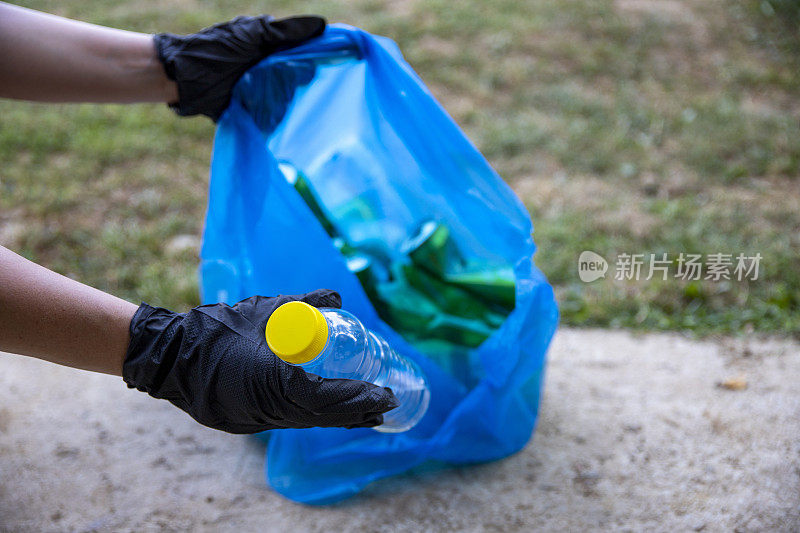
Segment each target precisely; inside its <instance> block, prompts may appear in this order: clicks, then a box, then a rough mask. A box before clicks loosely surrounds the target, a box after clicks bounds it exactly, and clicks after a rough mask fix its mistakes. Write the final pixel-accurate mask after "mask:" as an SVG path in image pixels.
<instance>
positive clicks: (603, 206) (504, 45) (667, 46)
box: [0, 0, 800, 335]
mask: <svg viewBox="0 0 800 533" xmlns="http://www.w3.org/2000/svg"><path fill="white" fill-rule="evenodd" d="M23 4H24V5H26V6H28V7H32V8H36V9H41V10H44V11H49V12H53V13H57V14H60V15H64V16H69V17H73V18H79V19H83V20H87V21H90V22H96V23H100V24H106V25H111V26H116V27H121V28H125V29H131V30H138V31H146V32H155V31H172V32H176V33H181V32H191V31H195V30H197V29H198V28H200V27H202V26H206V25H209V24H212V23H214V22H218V21H222V20H226V19H229V18H232V17H233V16H235V15H238V14H243V13H247V14H254V13H258V12H260V11H262V10H268V11H270V12H272V13H273V14H275V15H278V16H283V15H290V14H297V13H308V12H316V13H320V14H323V15H325V16H326V17H327V18H328V19H329V20H331V21H342V22H347V23H350V24H353V25H356V26H360V27H362V28H364V29H366V30H368V31H370V32H373V33H377V34H382V35H387V36H389V37H391V38H392V39H394V40H395V41H396V42H397V43H398V44H399V45H400V48H401V49H402V50H403V52H404V54H405V55H406V58H407V59H408V60H409V62H410V63H411V65H412V66H413V67H414V68H415V69H416V70H417V71H418V72H419V73H420V75H421V76H422V78H423V79H424V80H425V81H426V82H427V83H428V85H429V86H430V88H431V89H432V91H433V92H434V94H436V96H437V97H438V98H439V99H440V100H441V102H442V103H443V104H444V106H445V108H447V109H448V111H449V112H450V113H451V114H452V115H453V117H454V118H455V119H456V120H457V122H458V123H459V124H460V125H461V126H462V127H463V128H464V129H465V131H466V132H467V134H468V135H469V136H470V138H472V139H473V141H474V142H475V143H476V144H477V145H478V147H479V148H480V149H481V151H482V152H483V153H484V154H485V155H486V157H487V158H488V159H489V160H490V161H491V162H492V164H493V165H494V166H495V168H496V169H497V170H498V171H499V172H500V173H501V175H502V176H503V177H504V178H505V179H506V181H507V182H508V183H509V184H510V185H511V186H512V187H514V189H515V190H516V191H517V193H518V194H519V195H520V197H521V198H522V199H523V200H524V202H525V203H526V205H527V206H528V207H529V209H530V212H531V215H532V217H533V221H534V226H535V238H536V241H537V244H538V245H539V251H538V252H537V256H536V260H537V263H538V264H539V265H540V267H541V268H542V269H543V270H544V272H545V273H546V274H547V276H548V277H549V279H550V280H551V281H552V282H553V284H554V285H555V286H556V291H557V296H558V299H559V303H560V307H561V311H562V321H563V323H565V324H569V325H578V326H581V325H592V326H610V327H632V328H641V329H687V330H692V331H695V332H697V333H698V334H708V333H717V332H719V333H748V332H751V331H768V332H784V333H790V334H793V335H800V179H799V176H800V77H799V76H798V74H797V73H798V72H800V68H798V67H800V63H799V62H798V60H797V59H795V58H796V57H798V56H797V54H796V52H797V48H796V47H795V45H794V43H793V41H792V33H791V32H792V31H793V32H794V36H795V37H796V36H797V21H798V17H799V16H800V15H798V10H797V9H795V8H794V7H793V6H794V5H795V3H793V2H790V1H788V0H764V1H752V2H751V1H740V2H703V1H700V0H684V1H679V0H662V1H658V2H653V1H645V0H617V1H599V0H570V1H564V2H533V1H528V2H520V1H508V0H492V1H491V2H482V1H479V0H470V1H463V2H446V1H443V0H420V1H408V0H385V1H378V0H361V1H355V2H347V3H344V2H342V3H332V2H330V3H329V2H313V1H311V2H309V1H292V2H289V1H277V2H266V3H265V2H241V1H224V2H223V1H217V2H212V1H196V0H195V1H193V0H181V1H178V0H172V1H155V0H146V1H140V2H133V1H131V2H117V1H107V0H89V1H81V2H78V1H70V2H64V1H32V2H23ZM787 29H788V31H787ZM0 117H2V118H1V119H0V162H1V163H2V167H0V244H3V245H5V246H8V247H10V248H11V249H13V250H15V251H17V252H19V253H21V254H23V255H25V256H26V257H28V258H30V259H32V260H34V261H37V262H40V263H42V264H44V265H45V266H48V267H50V268H52V269H54V270H56V271H58V272H61V273H64V274H66V275H69V276H71V277H74V278H76V279H78V280H80V281H83V282H85V283H88V284H91V285H94V286H96V287H99V288H101V289H103V290H106V291H109V292H112V293H114V294H117V295H119V296H122V297H124V298H127V299H130V300H132V301H134V302H138V301H141V300H144V301H147V302H149V303H151V304H156V305H163V306H168V307H171V308H174V309H176V310H184V309H186V308H187V307H189V306H193V305H196V304H197V303H198V295H197V274H196V267H197V249H198V243H199V236H200V234H201V231H202V224H203V216H204V212H205V202H206V192H207V185H208V184H207V180H208V163H209V158H210V154H211V141H212V136H213V131H214V129H213V124H211V122H210V121H208V120H206V119H204V118H195V119H179V118H177V117H176V116H174V115H173V114H172V113H171V112H170V111H168V110H167V109H166V107H165V106H161V105H137V106H114V105H104V106H93V105H41V104H28V103H21V102H11V101H4V102H0ZM583 250H593V251H595V252H597V253H599V254H600V255H602V256H604V257H606V258H607V259H609V261H610V262H612V263H613V261H614V258H615V257H616V256H618V254H622V253H628V254H634V253H635V254H640V253H641V254H651V253H654V254H657V255H658V256H659V257H660V254H662V253H668V254H669V257H670V258H671V259H676V258H677V256H678V254H679V253H680V252H684V253H700V254H704V255H705V254H712V253H726V254H733V255H734V257H735V256H736V255H738V254H739V253H744V254H746V255H754V254H755V253H760V254H761V256H762V260H761V265H760V267H761V268H760V273H759V278H758V279H757V280H751V281H741V282H740V281H737V280H735V279H734V280H730V281H726V280H721V281H711V280H699V281H683V280H680V279H675V278H672V277H671V278H670V279H668V280H667V281H661V280H658V281H656V280H650V281H644V280H641V281H639V282H635V281H619V280H615V279H613V278H614V275H613V274H614V271H613V269H614V265H613V264H612V265H611V270H610V271H609V274H608V275H607V277H606V279H604V280H598V281H596V282H593V283H590V284H585V283H582V282H581V281H580V280H579V278H578V273H577V259H578V255H579V254H580V252H581V251H583ZM674 267H675V265H673V268H674ZM673 271H674V270H673Z"/></svg>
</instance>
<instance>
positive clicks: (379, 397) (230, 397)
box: [122, 290, 398, 433]
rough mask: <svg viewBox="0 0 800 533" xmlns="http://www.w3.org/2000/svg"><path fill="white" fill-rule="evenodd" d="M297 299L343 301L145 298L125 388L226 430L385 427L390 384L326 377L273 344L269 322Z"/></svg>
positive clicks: (321, 294)
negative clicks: (171, 302) (178, 308)
mask: <svg viewBox="0 0 800 533" xmlns="http://www.w3.org/2000/svg"><path fill="white" fill-rule="evenodd" d="M292 300H300V301H303V302H306V303H308V304H311V305H314V306H316V307H341V298H340V297H339V294H337V293H336V292H333V291H329V290H317V291H314V292H310V293H308V294H305V295H299V296H278V297H274V298H268V297H263V296H253V297H251V298H248V299H246V300H242V301H241V302H239V303H237V304H236V305H234V306H232V307H231V306H228V305H226V304H213V305H203V306H200V307H196V308H194V309H192V310H191V311H189V312H188V313H180V314H179V313H173V312H172V311H168V310H166V309H161V308H153V307H150V306H149V305H147V304H142V305H141V306H140V307H139V309H138V311H137V312H136V314H135V315H134V317H133V319H132V320H131V328H130V329H131V340H130V345H129V347H128V352H127V354H126V357H125V363H124V365H123V370H122V377H123V378H124V379H125V382H126V383H127V384H128V386H129V387H131V388H136V389H138V390H140V391H143V392H147V393H149V394H150V395H151V396H153V397H155V398H163V399H166V400H169V401H170V402H172V403H173V404H174V405H176V406H178V407H179V408H181V409H183V410H184V411H186V412H187V413H189V415H191V416H192V418H194V419H195V420H197V421H198V422H200V423H201V424H203V425H206V426H209V427H212V428H215V429H220V430H223V431H227V432H230V433H256V432H259V431H264V430H268V429H276V428H309V427H314V426H322V427H331V426H340V427H349V428H352V427H373V426H377V425H379V424H382V423H383V413H385V412H386V411H389V410H391V409H393V408H395V407H397V405H398V403H397V400H396V398H395V397H394V394H392V392H391V390H389V389H385V388H382V387H378V386H376V385H373V384H371V383H367V382H364V381H358V380H350V379H325V378H321V377H319V376H317V375H315V374H310V373H307V372H306V371H305V370H303V369H302V368H300V367H298V366H293V365H290V364H288V363H286V362H284V361H282V360H281V359H280V358H278V357H277V356H276V355H275V354H273V353H272V352H271V351H270V350H269V348H268V347H267V343H266V341H265V338H264V328H265V326H266V322H267V319H268V318H269V316H270V315H271V314H272V313H273V311H275V309H277V308H278V307H280V306H281V305H282V304H284V303H286V302H289V301H292Z"/></svg>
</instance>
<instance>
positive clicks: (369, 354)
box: [265, 302, 430, 433]
mask: <svg viewBox="0 0 800 533" xmlns="http://www.w3.org/2000/svg"><path fill="white" fill-rule="evenodd" d="M265 333H266V338H267V344H268V345H269V347H270V349H271V350H272V351H273V352H274V353H275V354H276V355H277V356H278V357H280V358H281V359H283V360H284V361H286V362H287V363H291V364H296V365H300V366H302V367H303V369H305V370H307V371H308V372H312V373H314V374H317V375H319V376H322V377H326V378H348V379H360V380H364V381H369V382H370V383H374V384H375V385H379V386H381V387H389V388H391V389H392V392H394V395H395V396H396V397H397V400H398V401H399V402H400V405H399V406H398V407H396V408H395V409H392V410H391V411H389V412H388V413H386V414H384V415H383V419H384V422H383V424H382V425H380V426H377V427H375V428H374V429H375V430H376V431H381V432H384V433H400V432H402V431H407V430H409V429H411V428H412V427H414V425H416V423H417V422H419V421H420V419H421V418H422V417H423V415H424V414H425V411H426V410H427V409H428V403H429V401H430V391H429V390H428V382H427V379H426V378H425V374H423V372H422V370H421V369H420V368H419V366H418V365H417V364H416V363H415V362H414V361H411V360H410V359H407V358H405V357H403V356H401V355H400V354H398V353H397V352H395V351H394V350H393V349H392V348H391V347H390V346H389V344H388V343H387V342H386V340H384V339H383V337H381V336H380V335H378V334H376V333H375V332H374V331H372V330H370V329H367V328H365V327H364V325H363V324H362V323H361V321H360V320H358V318H356V317H355V316H353V315H352V314H351V313H348V312H347V311H343V310H341V309H332V308H322V309H317V308H316V307H313V306H311V305H308V304H307V303H304V302H288V303H285V304H283V305H282V306H280V307H279V308H278V309H276V310H275V312H274V313H272V315H271V316H270V318H269V320H268V321H267V328H266V332H265Z"/></svg>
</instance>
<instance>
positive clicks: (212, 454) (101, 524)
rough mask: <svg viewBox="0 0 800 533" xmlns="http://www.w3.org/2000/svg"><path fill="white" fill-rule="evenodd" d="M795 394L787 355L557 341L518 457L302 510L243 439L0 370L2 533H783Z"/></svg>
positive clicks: (796, 502)
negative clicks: (271, 482)
mask: <svg viewBox="0 0 800 533" xmlns="http://www.w3.org/2000/svg"><path fill="white" fill-rule="evenodd" d="M798 376H800V345H798V344H797V343H794V342H791V341H782V340H767V341H754V340H751V341H732V340H726V339H723V340H717V341H702V342H698V341H693V340H689V339H686V338H684V337H682V336H680V335H676V334H648V335H632V334H630V333H626V332H610V331H592V330H589V331H586V330H562V331H560V332H559V333H558V335H557V337H556V340H555V341H554V344H553V346H552V349H551V351H550V366H549V370H548V375H547V387H546V392H545V397H544V401H543V404H542V407H541V419H540V423H539V427H538V429H537V431H536V433H535V437H534V438H533V440H532V441H531V442H530V444H529V445H528V446H527V447H526V448H525V449H524V450H523V451H522V452H521V453H519V454H517V455H515V456H513V457H510V458H508V459H506V460H504V461H500V462H497V463H492V464H486V465H481V466H477V467H464V468H458V469H454V470H451V471H446V472H439V473H435V474H433V473H426V474H414V475H407V476H404V477H401V478H397V479H393V480H387V481H382V482H379V483H377V484H375V485H373V486H371V487H369V488H368V490H367V491H366V492H365V493H363V494H362V495H360V496H358V497H356V498H353V499H351V500H349V501H346V502H344V503H341V504H338V505H334V506H329V507H307V506H303V505H299V504H296V503H292V502H290V501H287V500H285V499H283V498H282V497H280V496H278V495H277V494H276V493H274V492H272V491H271V490H270V489H269V488H268V487H266V486H265V483H264V477H263V466H264V464H263V463H264V454H263V452H264V450H263V447H262V446H261V445H260V444H259V443H258V442H256V441H255V440H254V439H251V438H246V437H237V436H231V435H226V434H223V433H219V432H215V431H213V430H210V429H206V428H204V427H201V426H199V425H197V424H195V423H194V422H193V421H192V420H191V419H189V418H188V417H187V416H186V415H184V414H183V413H181V412H180V411H178V410H177V409H175V408H173V407H172V406H171V405H169V404H168V403H166V402H163V401H156V400H153V399H150V398H149V397H147V396H146V395H144V394H141V393H139V392H136V391H130V390H127V389H126V388H125V387H124V385H123V384H122V382H121V380H120V379H118V378H113V377H109V376H103V375H98V374H90V373H83V372H78V371H74V370H70V369H66V368H60V367H58V366H55V365H51V364H47V363H42V362H39V361H35V360H31V359H27V358H24V357H18V356H12V355H6V354H2V355H0V530H3V531H6V530H7V531H37V532H38V531H95V530H96V531H109V530H113V531H173V530H182V531H183V530H193V531H293V532H305V531H532V530H547V531H564V530H585V529H593V530H601V529H602V530H606V529H615V530H623V531H624V530H632V531H641V530H649V531H692V530H694V531H731V530H736V531H763V530H772V531H798V530H800V438H798V437H800V387H798V385H797V383H798ZM726 380H729V381H726ZM723 382H724V383H727V385H728V387H729V388H725V387H724V386H721V385H720V383H723ZM745 382H746V387H745V388H742V386H744V385H745ZM736 389H738V390H736Z"/></svg>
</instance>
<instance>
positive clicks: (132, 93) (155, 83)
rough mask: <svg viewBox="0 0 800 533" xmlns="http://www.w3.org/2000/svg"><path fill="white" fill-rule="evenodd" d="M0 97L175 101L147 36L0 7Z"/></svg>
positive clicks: (170, 83)
mask: <svg viewBox="0 0 800 533" xmlns="http://www.w3.org/2000/svg"><path fill="white" fill-rule="evenodd" d="M0 50H2V51H3V52H2V54H0V97H5V98H16V99H22V100H35V101H40V102H119V103H127V102H165V103H172V102H176V101H177V100H178V89H177V86H176V84H175V82H173V81H171V80H169V79H168V78H167V75H166V74H165V72H164V68H163V66H162V65H161V63H160V62H159V61H158V58H157V57H156V52H155V47H154V45H153V37H152V35H147V34H144V33H135V32H130V31H123V30H116V29H112V28H105V27H103V26H96V25H94V24H87V23H85V22H78V21H75V20H70V19H66V18H62V17H57V16H55V15H48V14H46V13H41V12H38V11H33V10H30V9H25V8H22V7H17V6H12V5H9V4H5V3H0Z"/></svg>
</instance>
